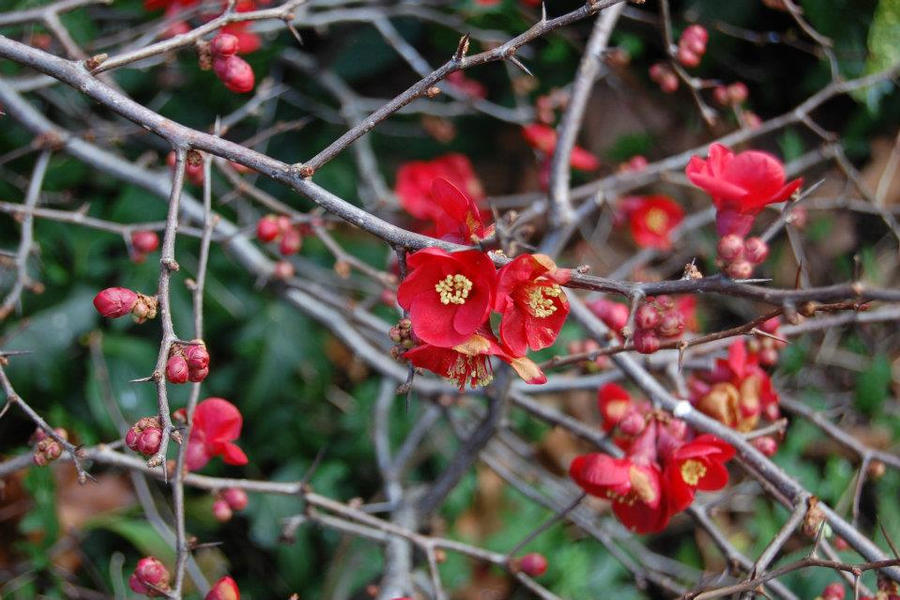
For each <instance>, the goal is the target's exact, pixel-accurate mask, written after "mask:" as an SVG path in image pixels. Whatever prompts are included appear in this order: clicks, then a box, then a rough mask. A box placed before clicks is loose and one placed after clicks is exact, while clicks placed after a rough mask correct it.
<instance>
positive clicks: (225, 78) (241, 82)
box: [213, 55, 255, 94]
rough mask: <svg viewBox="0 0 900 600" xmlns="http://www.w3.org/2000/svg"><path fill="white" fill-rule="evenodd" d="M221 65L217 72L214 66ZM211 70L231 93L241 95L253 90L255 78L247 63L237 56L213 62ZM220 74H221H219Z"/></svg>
mask: <svg viewBox="0 0 900 600" xmlns="http://www.w3.org/2000/svg"><path fill="white" fill-rule="evenodd" d="M218 63H222V64H221V65H220V66H219V68H218V70H217V69H216V65H217V64H218ZM213 70H214V71H215V72H216V75H219V79H221V80H222V83H224V84H225V87H226V88H228V89H229V90H231V91H232V92H235V93H238V94H243V93H245V92H249V91H250V90H252V89H253V85H254V84H255V78H254V76H253V69H251V68H250V65H249V64H247V61H246V60H244V59H243V58H241V57H240V56H237V55H232V56H227V57H225V58H224V59H219V58H217V59H215V60H213ZM220 73H221V74H220Z"/></svg>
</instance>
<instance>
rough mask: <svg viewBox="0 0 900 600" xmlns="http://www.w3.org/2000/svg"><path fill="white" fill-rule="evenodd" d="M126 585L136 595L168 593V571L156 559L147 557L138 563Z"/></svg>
mask: <svg viewBox="0 0 900 600" xmlns="http://www.w3.org/2000/svg"><path fill="white" fill-rule="evenodd" d="M128 584H129V585H130V586H131V589H132V590H134V591H135V592H137V593H138V594H146V595H148V596H156V595H159V594H158V592H156V590H161V591H168V589H169V571H168V570H166V567H165V565H163V564H162V563H161V562H160V561H159V560H158V559H156V558H154V557H152V556H147V557H145V558H142V559H141V560H139V561H138V564H137V567H136V568H135V570H134V574H133V575H132V576H131V578H130V579H129V580H128Z"/></svg>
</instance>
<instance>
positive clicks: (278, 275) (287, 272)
mask: <svg viewBox="0 0 900 600" xmlns="http://www.w3.org/2000/svg"><path fill="white" fill-rule="evenodd" d="M295 273H296V271H295V270H294V265H292V264H291V263H289V262H288V261H286V260H279V261H278V262H276V263H275V266H274V267H272V277H274V278H275V279H281V280H284V279H290V278H291V277H293V276H294V274H295ZM394 300H396V296H395V297H394ZM393 304H394V302H391V303H390V306H393Z"/></svg>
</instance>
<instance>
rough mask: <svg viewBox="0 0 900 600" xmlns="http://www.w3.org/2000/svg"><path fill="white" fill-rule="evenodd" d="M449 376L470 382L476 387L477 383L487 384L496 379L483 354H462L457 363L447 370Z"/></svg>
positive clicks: (449, 377)
mask: <svg viewBox="0 0 900 600" xmlns="http://www.w3.org/2000/svg"><path fill="white" fill-rule="evenodd" d="M447 378H448V379H453V380H456V381H460V382H469V383H471V385H472V387H473V388H474V387H475V386H476V385H480V386H486V385H488V384H489V383H490V382H491V381H493V380H494V374H493V372H491V369H490V367H489V366H488V364H487V361H486V360H485V357H483V356H465V355H462V354H461V355H460V356H459V358H457V359H456V363H454V364H453V366H452V367H450V369H449V371H448V372H447Z"/></svg>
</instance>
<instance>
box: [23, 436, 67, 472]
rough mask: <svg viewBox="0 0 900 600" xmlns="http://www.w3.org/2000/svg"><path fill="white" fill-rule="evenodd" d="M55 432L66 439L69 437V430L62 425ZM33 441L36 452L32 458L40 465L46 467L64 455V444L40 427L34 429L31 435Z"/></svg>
mask: <svg viewBox="0 0 900 600" xmlns="http://www.w3.org/2000/svg"><path fill="white" fill-rule="evenodd" d="M53 432H54V433H56V435H58V436H59V437H60V438H62V439H64V440H68V439H69V434H68V432H67V431H66V430H65V429H63V428H62V427H57V428H56V429H54V430H53ZM31 442H32V443H33V444H34V452H33V454H32V456H31V459H32V461H34V464H36V465H37V466H39V467H46V466H47V465H48V464H50V463H51V462H53V461H54V460H56V459H57V458H59V457H60V456H62V451H63V449H62V445H61V444H60V443H59V442H57V441H56V440H55V439H53V438H52V437H50V436H49V435H48V434H47V432H46V431H44V430H43V429H41V428H40V427H38V428H37V429H35V430H34V433H33V434H32V435H31Z"/></svg>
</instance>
